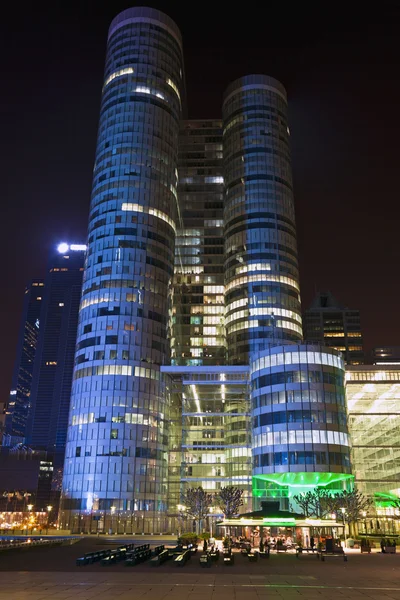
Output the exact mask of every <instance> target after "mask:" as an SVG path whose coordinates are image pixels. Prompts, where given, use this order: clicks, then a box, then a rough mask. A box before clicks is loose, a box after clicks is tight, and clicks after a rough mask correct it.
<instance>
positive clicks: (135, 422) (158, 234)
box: [60, 8, 183, 532]
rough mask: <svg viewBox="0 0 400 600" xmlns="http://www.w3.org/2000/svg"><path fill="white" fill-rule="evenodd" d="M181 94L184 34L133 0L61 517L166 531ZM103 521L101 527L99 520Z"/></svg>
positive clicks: (86, 307) (106, 154) (100, 197)
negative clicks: (166, 368) (167, 380)
mask: <svg viewBox="0 0 400 600" xmlns="http://www.w3.org/2000/svg"><path fill="white" fill-rule="evenodd" d="M182 96H183V58H182V42H181V35H180V32H179V30H178V28H177V26H176V25H175V23H174V22H173V21H172V20H171V19H170V18H169V17H167V16H166V15H164V14H163V13H161V12H159V11H157V10H152V9H147V8H132V9H128V10H125V11H123V12H122V13H120V14H119V15H118V16H117V17H116V18H115V19H114V20H113V22H112V23H111V26H110V29H109V36H108V48H107V59H106V68H105V75H104V85H103V92H102V102H101V114H100V127H99V133H98V140H97V150H96V162H95V168H94V176H93V192H92V200H91V207H90V217H89V240H88V258H87V264H86V268H85V275H84V284H83V292H82V300H81V306H80V315H79V327H78V338H77V347H76V355H75V363H76V364H75V371H74V382H73V389H72V398H71V409H70V423H69V436H68V443H67V449H66V462H65V470H64V480H63V500H62V510H61V515H60V516H61V524H62V526H63V527H67V528H71V529H72V530H73V531H76V530H78V529H79V530H83V531H89V530H98V531H99V530H103V531H108V530H110V529H112V530H113V531H116V530H117V528H119V531H126V532H130V531H134V530H137V528H138V522H140V523H141V529H142V530H143V531H163V527H164V525H163V522H162V520H161V515H163V514H164V513H165V510H166V494H167V489H166V485H167V441H168V427H167V423H168V389H166V387H165V384H164V383H163V381H162V376H161V374H160V366H161V365H163V364H167V363H168V361H169V343H168V322H167V317H168V299H169V297H170V287H171V282H172V276H173V269H174V246H175V232H176V227H177V218H178V208H177V191H176V188H177V159H178V134H179V121H180V117H181V111H182V106H181V103H182ZM94 524H95V525H94Z"/></svg>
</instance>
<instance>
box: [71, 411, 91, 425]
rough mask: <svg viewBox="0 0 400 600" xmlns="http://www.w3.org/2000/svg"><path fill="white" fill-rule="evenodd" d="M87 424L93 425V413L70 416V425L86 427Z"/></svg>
mask: <svg viewBox="0 0 400 600" xmlns="http://www.w3.org/2000/svg"><path fill="white" fill-rule="evenodd" d="M88 423H94V413H86V414H84V415H73V416H72V425H87V424H88Z"/></svg>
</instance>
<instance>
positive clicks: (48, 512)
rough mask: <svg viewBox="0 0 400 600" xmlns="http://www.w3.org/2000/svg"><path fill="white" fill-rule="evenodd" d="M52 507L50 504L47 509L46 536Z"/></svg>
mask: <svg viewBox="0 0 400 600" xmlns="http://www.w3.org/2000/svg"><path fill="white" fill-rule="evenodd" d="M52 508H53V507H52V506H51V504H49V506H48V507H47V528H46V535H47V534H48V533H49V521H50V513H51V511H52Z"/></svg>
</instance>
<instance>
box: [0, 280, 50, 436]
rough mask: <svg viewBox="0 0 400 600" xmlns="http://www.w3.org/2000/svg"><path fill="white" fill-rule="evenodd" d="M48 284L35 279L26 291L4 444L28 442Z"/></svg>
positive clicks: (7, 408) (7, 411) (6, 418)
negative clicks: (35, 371)
mask: <svg viewBox="0 0 400 600" xmlns="http://www.w3.org/2000/svg"><path fill="white" fill-rule="evenodd" d="M43 295H44V281H43V280H42V279H34V280H33V281H32V282H31V283H30V284H29V285H28V286H27V287H26V289H25V295H24V304H23V308H22V316H21V324H20V329H19V333H18V342H17V353H16V354H17V356H16V360H15V364H14V371H13V376H12V383H11V391H10V398H9V401H8V405H7V407H6V417H5V437H4V444H6V445H13V441H16V442H18V441H20V442H21V441H24V440H25V437H26V434H27V423H28V417H29V411H30V407H31V387H32V374H33V365H34V360H35V354H36V347H37V340H38V335H39V327H40V311H41V308H42V302H43Z"/></svg>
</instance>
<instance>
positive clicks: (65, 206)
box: [0, 2, 400, 396]
mask: <svg viewBox="0 0 400 600" xmlns="http://www.w3.org/2000/svg"><path fill="white" fill-rule="evenodd" d="M130 5H131V4H130V3H126V2H124V3H121V2H120V3H116V4H115V5H113V7H112V8H111V9H108V11H104V12H102V13H100V12H97V13H96V16H95V18H94V19H93V24H92V26H91V27H90V28H89V33H88V34H87V28H86V26H85V24H86V25H87V24H88V23H91V19H92V18H93V11H91V10H90V3H88V4H87V5H86V7H84V8H83V9H81V10H80V12H79V9H78V8H74V11H76V13H73V11H72V8H69V9H68V8H62V9H61V8H60V9H59V10H64V13H62V14H58V15H57V14H54V13H53V16H52V17H51V15H45V14H44V11H43V14H36V16H35V15H34V18H36V24H37V26H38V29H35V32H36V31H41V32H42V34H43V36H42V39H41V41H40V43H39V44H37V45H36V46H35V47H33V48H32V52H33V56H34V59H35V65H36V69H38V72H39V75H40V76H39V77H38V76H37V73H36V72H35V78H33V77H32V75H31V74H30V71H29V69H28V66H27V65H26V64H24V63H23V61H22V57H23V56H24V55H25V53H26V49H27V47H29V48H31V44H32V40H31V39H30V37H29V36H30V35H31V34H30V27H31V25H30V24H29V27H28V20H29V19H28V18H27V16H25V18H26V19H27V21H26V22H25V24H24V22H22V24H21V23H19V28H21V27H22V28H24V27H25V29H23V30H24V31H25V32H26V33H27V35H26V36H25V37H24V38H23V39H20V40H19V43H20V44H21V47H20V48H19V49H17V50H15V52H16V58H17V62H16V64H14V65H13V67H12V68H13V72H12V73H9V76H10V77H11V79H10V83H13V82H14V84H15V85H14V84H13V89H12V90H11V89H10V108H11V118H10V119H8V121H9V123H7V124H6V125H7V128H6V129H7V131H6V133H8V135H9V139H10V140H11V146H10V147H9V148H8V152H7V156H6V157H5V158H6V159H9V160H11V165H10V166H11V168H10V169H9V172H10V175H11V177H14V178H17V177H18V173H20V167H19V164H20V162H19V161H20V153H21V152H22V153H25V152H26V153H29V161H28V165H27V166H28V176H26V177H24V178H22V179H23V183H22V184H21V183H19V181H17V180H16V179H14V180H13V181H12V186H13V187H12V189H11V191H10V195H9V196H6V197H9V204H10V220H11V221H10V222H12V220H13V219H15V218H16V216H15V215H16V214H17V215H20V214H21V208H24V209H25V214H26V217H22V220H21V223H20V225H21V227H20V233H19V235H18V237H17V260H19V267H18V269H15V266H14V262H15V261H13V260H10V261H9V262H10V266H8V265H7V269H6V277H7V278H8V281H9V286H8V290H7V293H6V297H5V298H3V299H2V301H3V310H4V312H6V314H7V316H8V318H7V323H6V328H5V336H6V343H7V346H8V348H9V352H8V353H7V356H6V357H5V360H4V361H3V365H2V369H3V371H2V376H1V379H0V386H3V387H0V389H1V391H2V393H3V395H5V396H6V395H8V392H9V388H10V383H11V371H12V364H13V359H14V355H15V346H16V339H17V330H18V321H19V315H20V308H21V306H20V305H19V304H18V302H21V300H20V299H21V298H22V295H23V294H22V292H23V288H24V286H25V285H26V283H27V282H28V280H29V279H30V278H32V277H37V276H40V275H41V274H43V272H44V265H45V259H44V256H45V253H46V251H47V248H46V247H45V246H46V245H50V244H53V243H54V244H55V243H56V242H57V241H58V240H60V239H77V240H78V239H79V240H80V239H84V238H85V235H86V222H87V216H88V212H89V199H90V185H91V177H92V167H93V151H94V146H95V140H96V128H97V110H98V106H99V102H100V93H101V85H102V69H103V60H104V37H105V31H106V29H107V26H108V23H109V22H110V20H111V19H112V18H113V17H114V16H115V15H116V14H117V13H118V12H119V11H120V10H122V9H124V8H127V7H128V6H130ZM152 5H153V6H154V7H156V8H160V9H161V10H164V11H165V12H166V13H167V14H169V15H170V16H171V17H172V18H173V19H175V20H176V21H177V22H178V25H179V27H180V28H181V29H182V30H183V35H184V38H185V47H186V53H185V64H186V71H187V82H188V96H189V108H191V111H190V117H191V118H202V117H209V118H218V116H219V115H218V103H219V102H220V101H221V98H222V91H223V89H224V88H225V87H226V85H227V84H228V83H229V82H230V81H232V80H234V79H235V78H237V77H239V76H241V75H243V74H245V73H246V72H248V67H247V63H248V62H249V61H251V65H252V67H251V71H253V72H254V71H258V72H266V73H269V74H271V75H273V76H275V77H277V78H278V79H279V80H280V81H282V82H283V84H284V85H285V87H286V88H287V89H288V93H289V99H290V111H289V123H290V128H291V133H292V136H291V141H292V155H293V168H294V193H295V198H296V217H297V229H298V234H299V256H300V279H301V284H302V290H303V308H306V307H307V306H308V305H309V303H310V301H311V298H312V296H313V295H314V291H315V286H316V287H317V288H318V289H324V288H325V289H326V288H328V289H331V290H332V292H333V293H334V294H335V295H336V296H338V299H339V300H340V301H341V302H343V303H345V304H347V305H351V306H354V307H355V308H357V309H360V310H361V318H362V326H363V329H364V331H365V340H366V349H367V351H368V350H369V349H370V348H371V347H372V346H374V345H382V344H388V345H395V344H396V341H397V336H398V333H399V327H398V324H397V322H396V312H395V301H396V297H397V295H396V292H397V288H398V284H397V283H396V281H395V280H394V278H392V279H393V280H392V281H389V277H390V274H391V272H392V269H393V267H394V265H395V263H396V250H395V246H394V241H395V240H393V242H392V241H391V238H393V236H394V235H395V221H396V219H395V216H396V205H395V196H396V188H395V165H396V159H397V158H398V154H397V155H396V150H395V145H394V143H393V141H392V140H393V139H395V138H396V129H397V127H398V126H399V121H398V117H397V116H396V115H395V113H394V112H393V113H392V112H391V111H390V110H389V109H387V110H386V108H387V102H388V101H387V100H386V99H385V98H383V97H382V96H380V94H379V93H378V92H377V89H376V88H375V87H373V89H370V87H369V63H370V62H371V60H372V58H373V60H374V61H375V62H374V63H373V64H375V67H376V68H375V69H373V68H371V70H372V71H373V72H375V73H379V77H378V76H377V77H378V80H379V85H378V86H377V87H380V88H382V87H384V88H385V89H389V90H390V92H388V95H389V96H391V100H390V101H391V102H392V103H393V106H394V105H395V104H396V102H397V101H396V98H398V97H399V96H400V92H399V89H398V87H396V84H395V83H393V82H391V79H390V75H391V70H390V69H391V62H390V60H391V61H392V64H395V62H396V54H395V51H394V53H393V55H392V56H391V59H390V60H389V58H388V56H389V50H390V49H391V41H392V40H394V38H391V37H390V30H389V34H388V36H387V39H386V41H385V42H384V43H382V44H381V46H380V48H379V50H378V44H379V43H380V41H382V40H381V39H380V37H379V28H378V33H377V34H376V36H377V37H376V38H375V41H368V32H369V31H370V29H369V28H368V26H366V24H365V23H361V22H360V23H359V24H358V25H357V23H356V22H355V21H354V19H353V18H352V16H351V15H350V19H349V20H348V28H349V32H348V33H346V35H345V36H344V38H343V34H344V32H343V29H342V30H341V29H340V28H338V26H337V25H336V24H335V23H334V22H333V23H332V24H331V25H330V27H331V31H330V33H329V32H327V31H326V26H325V29H324V27H322V30H321V33H320V34H319V37H318V36H317V39H316V40H315V42H314V43H315V46H314V48H310V47H307V44H306V43H304V42H301V40H300V36H299V35H298V37H297V39H296V37H292V38H290V34H292V36H293V34H294V32H295V18H294V15H293V16H292V17H291V18H290V19H291V20H289V23H286V26H287V27H288V38H290V40H288V43H286V45H285V44H284V43H282V42H281V41H280V40H279V39H278V34H275V36H273V37H272V40H271V42H270V45H269V46H268V45H267V44H265V45H263V44H264V40H263V39H262V38H261V37H260V38H259V39H257V36H256V35H252V34H251V33H250V32H249V31H248V30H247V29H248V25H249V21H250V19H249V18H246V17H245V19H244V29H243V30H241V34H242V35H243V40H244V43H243V45H241V51H242V54H243V56H242V59H241V60H239V56H238V54H239V50H236V51H234V49H233V46H234V43H233V42H234V32H235V31H238V28H239V24H240V23H241V20H242V18H243V15H240V16H239V15H238V17H236V19H235V18H233V20H232V21H231V23H232V25H231V27H230V28H229V32H225V33H223V32H222V27H221V25H222V15H218V12H217V13H216V17H215V20H214V22H213V23H212V22H209V20H210V19H209V20H208V21H207V19H206V17H205V16H202V15H200V16H199V21H198V23H197V24H195V23H193V22H191V20H190V18H189V15H188V13H186V14H185V12H183V13H182V12H181V14H179V12H178V11H177V10H176V8H174V6H173V5H169V4H168V3H152ZM276 10H277V16H279V11H278V9H276ZM306 16H307V15H305V16H304V17H303V18H304V20H306ZM61 17H62V18H61ZM367 17H368V15H366V14H365V13H364V18H367ZM315 18H318V15H317V17H315ZM59 22H61V26H60V27H61V30H60V31H61V37H60V41H58V40H56V39H55V38H53V39H51V38H49V37H48V36H47V35H46V33H48V32H49V31H51V30H52V29H53V28H54V27H55V26H56V25H57V23H59ZM34 23H35V21H34ZM370 24H371V26H372V20H371V21H370ZM206 25H207V26H208V27H209V26H210V27H209V29H208V31H209V36H207V37H204V36H203V38H202V36H201V32H202V27H205V26H206ZM374 25H375V22H374ZM218 27H219V29H218ZM254 27H255V31H258V32H260V31H261V26H260V25H257V24H256V23H254ZM352 27H353V29H352ZM357 27H358V28H359V29H360V30H362V31H358V32H357ZM71 28H72V29H71ZM232 28H233V29H232ZM257 28H258V29H257ZM335 28H336V29H335ZM32 29H33V28H32ZM310 29H311V26H310V25H309V30H310ZM67 31H69V32H71V31H73V35H72V38H73V39H74V47H71V45H68V44H65V48H64V47H63V45H62V43H61V40H64V42H65V41H66V34H67ZM232 31H233V33H232ZM349 33H350V34H351V35H352V36H353V40H351V39H350V37H349ZM12 35H13V32H12V30H11V36H12ZM337 35H339V37H340V36H341V37H340V39H338V41H343V39H344V41H345V43H344V45H343V46H342V47H339V46H338V45H337V46H336V45H335V43H336V38H335V36H337ZM254 38H255V39H256V41H255V42H254ZM314 39H315V38H314ZM218 40H219V45H218ZM291 42H294V46H293V47H292V48H290V47H289V45H290V43H291ZM351 42H352V43H351ZM356 42H359V43H360V42H361V44H360V50H359V51H358V53H357V52H356V50H355V48H356ZM200 43H201V44H202V45H200ZM254 43H255V44H257V45H258V47H257V48H254V45H253V46H252V44H254ZM25 44H26V45H25ZM352 44H353V45H352ZM21 48H22V49H21ZM218 48H220V50H218ZM375 50H376V52H375ZM393 50H394V49H393ZM346 52H347V55H346ZM397 52H398V50H397ZM19 53H20V54H19ZM318 54H320V56H318ZM373 54H374V56H373V57H372V56H371V55H373ZM49 56H50V60H49V62H48V63H46V62H45V58H46V57H49ZM82 56H83V59H82ZM345 56H347V59H348V63H347V64H346V63H345V60H344V58H345ZM385 57H386V59H387V60H386V62H387V64H386V65H385V64H384V63H385V60H384V59H385ZM215 58H216V60H215ZM40 59H42V61H43V62H42V63H41V61H40ZM60 59H61V63H60V64H62V65H63V69H62V71H63V74H62V76H61V74H60V72H58V71H57V69H56V68H55V65H56V64H58V63H59V62H60ZM361 59H362V60H361ZM307 60H308V62H307ZM82 61H83V62H82ZM79 65H82V68H81V72H80V73H76V70H77V68H78V66H79ZM189 66H190V68H188V67H189ZM16 67H18V68H16ZM20 67H21V68H20ZM379 67H380V68H379ZM200 69H201V73H202V76H201V77H199V76H198V71H199V70H200ZM352 69H353V70H352ZM196 71H197V72H196ZM16 73H17V75H16ZM334 75H336V77H335V81H337V82H338V83H337V84H336V85H332V81H333V80H334V77H333V76H334ZM205 79H207V81H209V82H210V85H209V86H207V87H208V88H210V89H208V90H207V96H208V98H210V99H209V100H207V101H205V100H204V96H205V94H203V96H202V94H201V92H202V90H201V86H200V83H201V82H202V81H204V80H205ZM43 82H47V83H48V84H50V86H49V87H48V86H46V85H45V90H46V92H44V90H43ZM27 85H29V89H30V93H31V95H32V98H33V101H32V105H31V106H30V107H28V117H27V119H26V120H24V127H23V130H19V129H18V127H20V125H19V123H18V122H16V120H15V113H14V115H13V112H12V111H13V110H16V109H18V102H19V100H18V99H17V101H16V96H14V94H20V93H21V90H22V89H24V88H25V87H26V86H27ZM20 86H21V87H20ZM77 86H78V87H77ZM388 86H389V87H388ZM33 90H36V92H38V93H37V94H36V95H35V93H34V92H33ZM48 90H50V93H49V94H48V95H47V96H46V94H47V91H48ZM347 90H348V91H347ZM210 91H211V93H209V92H210ZM367 91H368V94H367ZM40 93H42V94H43V96H40ZM76 94H78V95H79V98H80V102H77V103H76V106H74V100H73V99H74V97H76ZM396 94H397V95H396ZM350 96H351V97H352V99H351V98H350ZM44 101H46V102H48V103H49V104H47V105H46V104H45V103H44V104H43V102H44ZM379 102H381V103H382V104H381V105H380V104H379ZM359 107H361V110H359ZM24 110H25V106H24ZM30 111H32V112H30ZM318 111H319V112H318ZM29 115H30V116H31V121H29ZM66 115H68V116H67V118H66ZM389 115H390V119H389ZM34 118H35V121H34V120H33V119H34ZM371 119H374V120H373V121H372V120H371ZM396 119H397V120H396ZM389 122H390V125H391V127H392V131H391V134H390V136H389V134H387V131H388V124H389ZM53 131H55V132H56V137H55V134H54V133H53ZM39 134H40V144H39V146H37V139H38V135H39ZM321 140H322V141H321ZM383 140H384V141H385V144H386V147H384V146H383ZM55 142H56V147H54V143H55ZM13 143H14V146H13V145H12V144H13ZM391 143H392V144H393V146H392V147H390V144H391ZM75 144H78V145H79V151H78V152H77V154H76V155H75V156H73V152H75V149H76V148H75V147H74V146H75ZM364 147H365V149H364ZM36 153H37V156H36V155H35V156H33V154H36ZM23 156H25V155H24V154H23ZM380 156H382V158H380ZM350 161H351V166H352V168H351V169H349V168H348V165H349V163H350ZM6 164H7V163H6ZM368 165H370V168H369V170H368V171H367V170H366V169H367V166H368ZM347 170H350V171H351V172H350V173H348V172H347ZM366 173H367V176H365V174H366ZM336 178H337V180H336ZM369 190H370V191H369ZM381 190H382V191H381ZM377 192H379V193H382V195H383V198H382V199H381V198H380V197H377ZM55 198H56V200H54V199H55ZM374 198H375V199H376V200H377V201H378V202H381V201H382V202H383V200H385V202H386V206H387V215H386V216H385V215H383V216H382V221H381V223H378V225H376V222H375V221H376V215H375V214H374V213H373V212H371V215H368V214H367V211H365V205H367V204H368V202H371V201H372V200H373V199H374ZM325 199H326V200H325ZM376 200H375V201H376ZM349 201H351V204H350V206H349ZM326 205H327V206H328V207H329V206H331V207H332V209H331V210H329V208H328V209H327V208H326ZM31 206H34V208H31ZM14 207H16V209H14ZM14 210H16V211H17V212H16V213H14ZM393 217H394V218H393ZM24 218H25V219H26V222H25V221H24ZM310 220H311V223H312V224H313V226H312V227H307V231H306V228H305V224H306V222H307V221H310ZM373 227H378V228H380V230H381V232H380V231H378V232H377V238H376V242H375V243H374V245H372V244H371V245H370V246H369V244H368V238H369V237H370V235H371V232H372V230H373ZM335 236H336V237H335ZM13 239H14V243H15V237H14V238H13ZM343 239H345V240H347V242H348V243H347V244H344V243H343ZM43 241H45V243H43ZM2 243H3V244H4V245H5V244H7V246H8V252H9V251H10V248H11V239H10V238H8V236H7V235H5V236H4V238H3V239H2ZM324 252H325V253H326V258H325V257H324ZM374 268H375V269H379V274H378V279H376V280H375V281H378V282H379V284H378V285H376V288H375V289H372V288H371V287H369V281H368V279H367V277H368V274H369V273H370V271H371V270H372V269H374ZM385 290H386V291H385Z"/></svg>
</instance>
